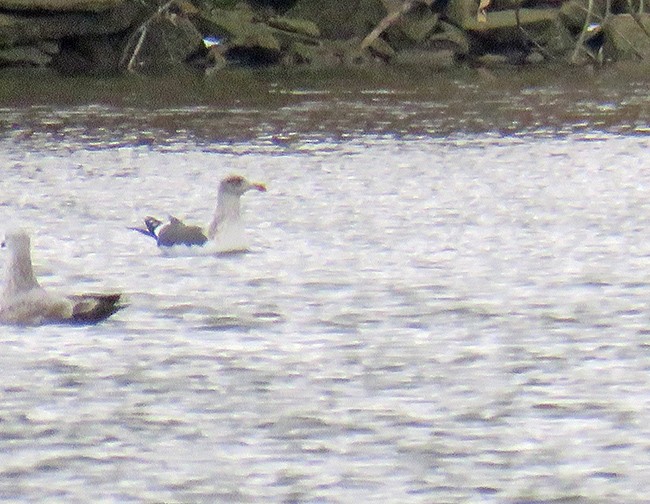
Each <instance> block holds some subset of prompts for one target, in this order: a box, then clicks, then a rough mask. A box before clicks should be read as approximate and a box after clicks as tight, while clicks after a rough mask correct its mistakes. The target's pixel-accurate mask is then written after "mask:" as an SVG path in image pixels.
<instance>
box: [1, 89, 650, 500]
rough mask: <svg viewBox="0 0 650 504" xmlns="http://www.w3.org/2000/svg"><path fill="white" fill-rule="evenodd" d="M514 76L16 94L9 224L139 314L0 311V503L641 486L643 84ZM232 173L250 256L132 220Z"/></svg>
mask: <svg viewBox="0 0 650 504" xmlns="http://www.w3.org/2000/svg"><path fill="white" fill-rule="evenodd" d="M517 86H519V87H518V89H517V90H516V92H513V93H512V97H511V98H512V99H511V100H504V99H503V97H502V96H499V95H498V93H496V92H491V93H488V96H487V98H486V99H485V100H477V101H474V102H471V103H466V104H464V106H463V104H462V101H463V100H464V99H466V98H467V96H468V95H467V94H464V95H462V96H461V97H460V98H458V97H456V98H453V96H455V95H453V96H452V97H449V98H448V100H447V101H444V102H442V103H440V102H438V101H436V100H434V99H432V97H431V95H430V94H427V92H424V91H422V90H419V91H412V90H411V91H408V90H407V91H399V90H396V89H394V88H388V89H384V88H373V89H369V90H363V91H361V92H359V91H351V92H324V91H322V90H316V91H314V92H307V91H305V90H302V89H301V90H299V91H295V90H294V91H291V89H285V88H282V87H280V88H278V87H275V86H271V87H270V91H269V93H270V94H269V96H270V97H271V98H270V100H271V101H272V102H273V100H279V101H280V102H281V103H275V102H274V106H268V108H264V107H260V106H258V105H252V104H250V103H241V102H230V103H228V104H227V106H225V107H221V108H217V107H216V106H215V105H214V104H209V105H206V104H199V105H197V106H190V105H183V106H174V107H167V108H165V107H162V108H156V109H154V110H151V111H146V110H144V109H140V108H138V107H126V106H123V105H119V106H108V105H105V104H96V105H70V106H63V107H61V106H59V107H54V108H53V107H48V106H29V107H23V108H19V107H17V106H14V105H10V106H7V107H6V108H5V109H4V110H3V111H2V115H1V117H2V119H1V120H0V132H2V135H0V160H1V162H2V177H3V180H2V192H1V193H0V216H1V217H2V222H3V223H5V225H15V224H20V225H23V226H24V227H27V228H28V229H30V230H31V231H32V232H33V235H34V240H33V241H34V247H33V248H34V251H33V252H34V260H35V264H36V270H37V274H38V276H39V278H40V279H41V283H42V284H43V285H44V286H45V287H46V288H49V289H58V290H61V291H64V292H75V291H113V290H119V291H122V292H124V293H125V295H126V297H127V299H128V303H129V306H128V307H127V308H126V309H125V310H123V311H122V312H120V313H118V314H117V315H115V316H114V317H113V318H111V319H109V320H108V321H107V322H105V323H103V324H100V325H98V326H94V327H86V328H70V327H57V326H49V327H39V328H12V327H4V328H2V333H1V334H2V336H1V341H2V353H1V354H0V369H2V372H3V379H2V383H1V385H0V398H1V400H0V453H1V454H2V455H1V456H0V499H2V500H3V501H7V502H16V501H23V502H102V501H103V502H111V501H113V502H354V501H359V502H426V503H430V502H436V503H468V502H495V503H496V502H499V503H502V502H506V503H515V502H517V503H524V502H526V503H530V502H549V501H553V502H580V503H583V502H584V503H602V502H626V503H635V502H639V503H640V502H645V501H646V499H647V495H648V491H649V490H650V483H648V475H649V474H650V443H649V442H648V439H650V399H649V397H650V396H648V385H649V378H648V372H649V371H650V345H649V344H648V337H649V334H650V333H649V331H648V328H649V327H650V314H649V312H648V299H649V298H650V241H648V239H647V236H648V230H649V229H650V203H649V201H650V161H649V158H648V156H647V152H648V148H649V147H650V135H648V132H649V131H650V124H649V123H648V119H647V118H648V101H647V95H646V91H645V90H647V87H642V86H638V87H634V86H632V87H631V88H630V89H629V90H628V91H624V92H623V91H620V89H619V88H609V87H606V86H605V87H604V88H602V89H600V90H599V91H598V92H596V93H595V92H594V90H593V89H592V88H590V87H589V86H583V87H581V88H578V89H573V88H572V89H564V90H563V88H561V87H555V86H554V85H552V84H545V85H543V86H538V87H530V86H524V85H522V84H521V83H519V84H518V85H517ZM457 88H458V89H461V94H462V93H467V92H468V91H462V90H463V89H464V90H467V89H470V91H469V94H470V95H472V96H475V95H480V94H481V88H480V86H478V85H475V84H472V83H470V84H469V85H466V84H462V83H460V84H458V86H457ZM564 91H566V93H567V94H569V95H570V96H569V97H568V98H567V99H565V98H563V96H564ZM432 93H433V91H432ZM409 96H410V98H409ZM577 96H581V97H582V98H580V99H576V97H577ZM594 96H595V97H594ZM589 97H591V98H589ZM527 100H528V101H530V100H532V101H533V102H534V103H533V104H532V105H531V106H530V107H529V108H528V109H526V108H525V107H521V104H522V103H524V102H526V101H527ZM499 103H500V104H501V105H499V106H497V105H495V104H499ZM540 106H545V107H547V108H546V111H547V113H546V114H544V112H543V110H541V109H540ZM489 111H491V113H489V114H488V112H489ZM472 117H473V119H471V118H472ZM228 173H240V174H243V175H245V176H247V177H248V178H250V179H253V180H260V181H264V182H266V183H267V185H268V189H269V191H268V192H267V193H265V194H261V193H249V194H247V195H246V196H244V218H245V220H246V225H247V229H248V240H249V242H250V247H251V248H250V251H249V252H248V253H245V254H234V255H226V256H196V257H192V256H187V257H171V258H170V257H165V256H163V255H162V254H160V252H159V251H158V250H157V249H156V247H155V245H154V243H153V241H151V240H148V239H147V238H146V237H143V236H142V235H140V234H138V233H134V232H132V231H128V230H127V229H126V228H127V227H128V226H132V225H137V224H138V223H139V222H140V220H141V218H142V217H143V216H145V215H148V214H153V215H160V216H165V215H166V214H167V213H174V214H175V215H177V216H178V217H181V218H185V219H187V220H188V221H192V222H198V223H204V224H207V223H208V222H209V219H210V216H211V214H212V211H213V207H214V204H215V197H216V190H217V185H218V180H219V179H220V178H221V177H222V176H224V175H226V174H228ZM0 257H2V256H1V255H0ZM2 261H4V258H3V259H2Z"/></svg>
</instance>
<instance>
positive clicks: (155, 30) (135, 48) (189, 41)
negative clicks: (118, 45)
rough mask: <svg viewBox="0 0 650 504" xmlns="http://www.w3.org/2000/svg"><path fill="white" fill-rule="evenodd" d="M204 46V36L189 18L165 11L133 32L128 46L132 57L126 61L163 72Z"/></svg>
mask: <svg viewBox="0 0 650 504" xmlns="http://www.w3.org/2000/svg"><path fill="white" fill-rule="evenodd" d="M202 50H205V46H204V45H203V37H202V36H201V33H200V32H199V31H198V30H197V29H196V27H195V26H194V24H192V22H191V21H190V20H189V19H187V18H186V17H185V16H182V15H176V14H174V13H164V14H162V15H160V16H156V17H155V18H152V19H151V21H150V22H149V23H148V24H147V25H146V29H144V30H142V31H136V32H135V33H134V34H133V35H132V36H131V38H130V39H129V43H128V46H127V48H126V50H125V54H127V55H128V56H129V57H128V58H125V60H124V61H123V62H122V63H123V64H124V65H125V66H126V68H127V69H129V70H131V71H137V72H146V73H162V72H165V71H167V70H168V69H169V68H173V67H175V66H179V65H182V64H184V63H185V62H186V61H187V60H188V59H189V58H190V57H191V56H192V55H194V54H195V53H197V52H199V51H202ZM126 60H128V61H126Z"/></svg>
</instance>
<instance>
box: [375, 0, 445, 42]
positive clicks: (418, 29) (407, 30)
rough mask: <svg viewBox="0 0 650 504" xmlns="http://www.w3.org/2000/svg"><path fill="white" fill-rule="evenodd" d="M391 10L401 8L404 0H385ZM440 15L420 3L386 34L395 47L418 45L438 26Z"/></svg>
mask: <svg viewBox="0 0 650 504" xmlns="http://www.w3.org/2000/svg"><path fill="white" fill-rule="evenodd" d="M384 3H385V5H387V7H388V8H389V11H390V12H394V11H396V10H399V9H400V8H401V6H402V0H399V1H398V2H396V3H395V2H394V1H391V2H390V5H389V0H384ZM439 19H440V15H439V14H438V13H436V12H433V11H432V10H431V9H430V8H429V7H427V6H426V5H424V4H418V5H416V6H415V7H414V8H413V9H411V10H410V11H409V12H407V13H406V14H403V15H402V16H401V17H400V18H399V19H398V20H397V21H396V22H395V23H394V24H393V25H391V26H390V27H389V28H388V29H387V30H386V32H385V34H384V36H385V37H386V40H387V41H388V43H389V44H390V45H391V46H392V47H393V48H395V49H397V50H400V49H404V48H411V47H416V46H418V45H420V44H422V43H423V42H424V41H425V40H426V39H427V37H429V35H431V34H432V33H433V32H434V31H435V30H436V28H437V27H438V23H439V22H440V21H439Z"/></svg>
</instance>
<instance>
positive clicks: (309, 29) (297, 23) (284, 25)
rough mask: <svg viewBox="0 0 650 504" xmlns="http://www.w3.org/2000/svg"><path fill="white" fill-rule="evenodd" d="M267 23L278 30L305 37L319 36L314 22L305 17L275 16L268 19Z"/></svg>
mask: <svg viewBox="0 0 650 504" xmlns="http://www.w3.org/2000/svg"><path fill="white" fill-rule="evenodd" d="M267 23H268V25H269V26H271V27H272V28H277V29H278V30H283V31H287V32H291V33H297V34H299V35H306V36H307V37H314V38H318V37H320V30H319V29H318V26H316V23H313V22H311V21H307V20H305V19H295V18H288V17H280V16H276V17H272V18H271V19H269V20H268V21H267Z"/></svg>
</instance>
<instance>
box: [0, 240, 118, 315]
mask: <svg viewBox="0 0 650 504" xmlns="http://www.w3.org/2000/svg"><path fill="white" fill-rule="evenodd" d="M2 247H4V248H6V249H7V250H8V251H9V258H8V261H7V263H6V272H5V279H4V286H3V289H2V293H1V294H0V323H3V324H13V325H25V326H27V325H42V324H60V323H68V324H95V323H97V322H101V321H102V320H104V319H106V318H108V317H109V316H111V315H112V314H113V313H115V312H116V311H118V310H120V309H121V308H123V305H121V304H120V303H119V301H120V298H121V294H80V295H73V296H64V295H59V294H54V293H51V292H48V291H46V290H45V289H43V287H41V286H40V284H39V283H38V280H36V276H35V275H34V269H33V267H32V258H31V251H30V248H31V245H30V237H29V234H28V233H27V232H26V231H24V230H20V229H19V230H16V231H10V232H8V233H7V234H6V235H5V239H4V241H3V242H2Z"/></svg>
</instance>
